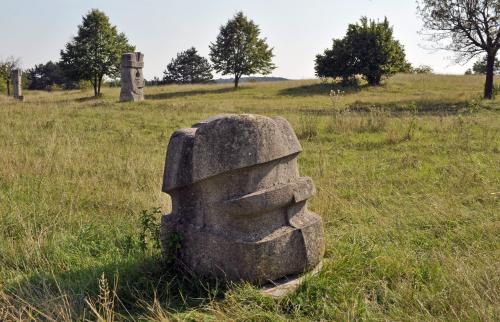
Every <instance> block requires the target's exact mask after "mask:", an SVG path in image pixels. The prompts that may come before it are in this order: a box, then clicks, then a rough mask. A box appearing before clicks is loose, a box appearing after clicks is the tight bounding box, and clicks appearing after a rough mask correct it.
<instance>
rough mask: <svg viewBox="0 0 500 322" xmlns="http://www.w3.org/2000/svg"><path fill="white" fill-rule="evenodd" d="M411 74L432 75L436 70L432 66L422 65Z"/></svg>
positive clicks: (412, 70) (413, 69)
mask: <svg viewBox="0 0 500 322" xmlns="http://www.w3.org/2000/svg"><path fill="white" fill-rule="evenodd" d="M411 72H412V73H414V74H432V73H433V72H434V70H433V69H432V67H431V66H428V65H420V66H418V67H414V68H412V69H411Z"/></svg>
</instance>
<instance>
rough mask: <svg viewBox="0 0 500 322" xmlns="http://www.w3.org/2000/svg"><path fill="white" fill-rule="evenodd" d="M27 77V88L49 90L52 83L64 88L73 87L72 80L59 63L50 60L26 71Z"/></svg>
mask: <svg viewBox="0 0 500 322" xmlns="http://www.w3.org/2000/svg"><path fill="white" fill-rule="evenodd" d="M26 75H27V79H28V89H32V90H50V89H51V88H52V87H53V86H54V85H57V86H61V87H63V88H64V89H71V88H75V87H76V85H75V83H74V82H72V81H71V80H69V79H68V78H67V77H66V76H65V75H64V72H63V70H62V68H61V66H60V63H54V62H52V61H49V62H47V63H46V64H38V65H35V66H34V67H33V68H30V69H28V70H27V71H26Z"/></svg>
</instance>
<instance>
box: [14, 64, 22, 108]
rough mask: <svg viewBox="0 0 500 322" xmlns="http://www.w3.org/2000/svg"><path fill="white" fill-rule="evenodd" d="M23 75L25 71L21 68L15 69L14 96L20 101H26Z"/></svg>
mask: <svg viewBox="0 0 500 322" xmlns="http://www.w3.org/2000/svg"><path fill="white" fill-rule="evenodd" d="M22 76H23V72H22V71H21V70H20V69H13V70H12V74H11V78H12V87H13V88H14V90H13V94H14V98H15V99H17V100H20V101H24V96H23V92H22Z"/></svg>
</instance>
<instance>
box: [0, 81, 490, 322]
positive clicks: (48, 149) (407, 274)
mask: <svg viewBox="0 0 500 322" xmlns="http://www.w3.org/2000/svg"><path fill="white" fill-rule="evenodd" d="M483 81H484V77H482V76H440V75H396V76H394V77H392V78H390V79H388V80H386V81H385V82H384V83H383V85H382V86H377V87H365V86H361V87H359V88H341V87H339V86H338V85H336V84H331V83H322V82H321V81H319V80H304V81H286V82H275V83H274V82H270V83H245V84H243V85H242V87H241V88H240V89H239V90H237V91H234V90H233V89H232V85H231V84H228V85H192V86H191V85H185V86H178V85H172V86H161V87H147V88H146V89H145V92H146V101H144V102H140V103H119V102H118V97H119V89H118V88H104V89H103V96H102V97H100V98H92V97H91V96H92V93H91V92H85V91H54V92H38V91H27V92H25V93H24V94H25V99H26V101H25V102H24V103H19V102H16V101H14V100H13V99H11V98H8V97H6V96H0V320H1V321H3V320H6V321H12V320H13V321H17V320H19V321H20V320H23V321H25V320H32V321H40V320H42V321H74V320H99V321H114V320H130V321H170V320H172V321H178V320H190V321H288V320H298V321H331V320H334V321H356V320H377V321H378V320H383V321H422V320H433V321H457V320H463V321H495V320H496V321H498V320H499V319H500V237H499V236H500V98H497V99H496V100H492V101H483V100H481V99H480V97H481V94H482V88H483V87H482V86H483ZM496 81H497V82H498V81H500V79H497V80H496ZM331 91H334V94H331ZM220 113H256V114H263V115H268V116H277V115H280V116H283V117H285V118H286V119H287V120H288V121H289V122H290V123H291V124H292V126H293V128H294V129H295V132H296V134H297V136H298V138H299V139H300V141H301V144H302V147H303V152H302V154H301V155H300V156H299V166H300V171H301V174H302V175H304V176H310V177H312V178H313V180H314V182H315V184H316V187H317V190H318V192H317V195H316V196H315V197H314V198H312V199H311V202H310V204H309V208H310V209H312V210H313V211H315V212H316V213H318V214H320V215H321V216H322V218H323V221H324V229H325V235H326V254H325V259H324V263H323V268H322V270H321V271H320V273H319V274H317V275H316V276H314V277H311V278H309V279H308V280H307V281H306V282H305V283H304V284H303V285H302V286H301V287H300V288H299V289H298V290H297V291H296V292H295V293H293V294H290V295H288V296H286V297H284V298H280V299H273V298H268V297H264V296H262V295H260V293H259V291H258V288H255V287H253V286H251V285H247V284H226V283H224V282H223V281H213V280H206V279H202V278H199V277H197V276H194V275H192V274H190V273H189V272H186V271H183V270H182V269H180V268H179V267H178V266H177V265H175V264H173V263H172V262H170V261H166V260H165V259H162V258H161V256H160V250H159V248H158V243H157V230H158V224H159V218H160V216H161V213H165V212H168V211H169V209H170V199H169V197H168V195H166V194H164V193H162V192H161V183H162V174H163V165H164V161H165V153H166V146H167V143H168V140H169V137H170V135H171V134H172V132H173V131H174V130H176V129H179V128H182V127H189V126H190V125H191V124H193V123H195V122H197V121H199V120H202V119H204V118H207V117H209V116H212V115H215V114H220Z"/></svg>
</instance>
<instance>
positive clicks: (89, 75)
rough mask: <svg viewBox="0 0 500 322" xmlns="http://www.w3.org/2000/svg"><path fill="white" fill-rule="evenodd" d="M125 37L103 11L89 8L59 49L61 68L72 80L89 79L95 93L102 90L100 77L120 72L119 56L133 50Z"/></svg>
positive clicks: (114, 75)
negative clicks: (64, 44) (71, 37)
mask: <svg viewBox="0 0 500 322" xmlns="http://www.w3.org/2000/svg"><path fill="white" fill-rule="evenodd" d="M134 49H135V47H134V46H131V45H129V43H128V40H127V37H126V36H125V34H123V33H118V31H117V29H116V27H115V26H112V25H111V24H110V22H109V18H108V17H107V16H106V14H105V13H104V12H102V11H99V10H97V9H92V10H91V11H90V12H89V13H88V14H87V15H86V16H85V17H83V22H82V24H81V25H80V26H78V34H77V36H75V37H74V38H73V39H72V40H71V41H70V42H68V43H67V44H66V48H65V49H64V50H61V67H62V68H63V70H64V72H65V74H66V75H67V76H68V77H69V78H70V79H72V80H74V81H79V80H88V81H90V82H91V83H92V86H93V88H94V95H95V96H98V95H100V93H101V85H102V81H103V77H104V76H107V77H110V78H115V77H118V76H119V73H120V60H121V55H122V54H123V53H126V52H131V51H134Z"/></svg>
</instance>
